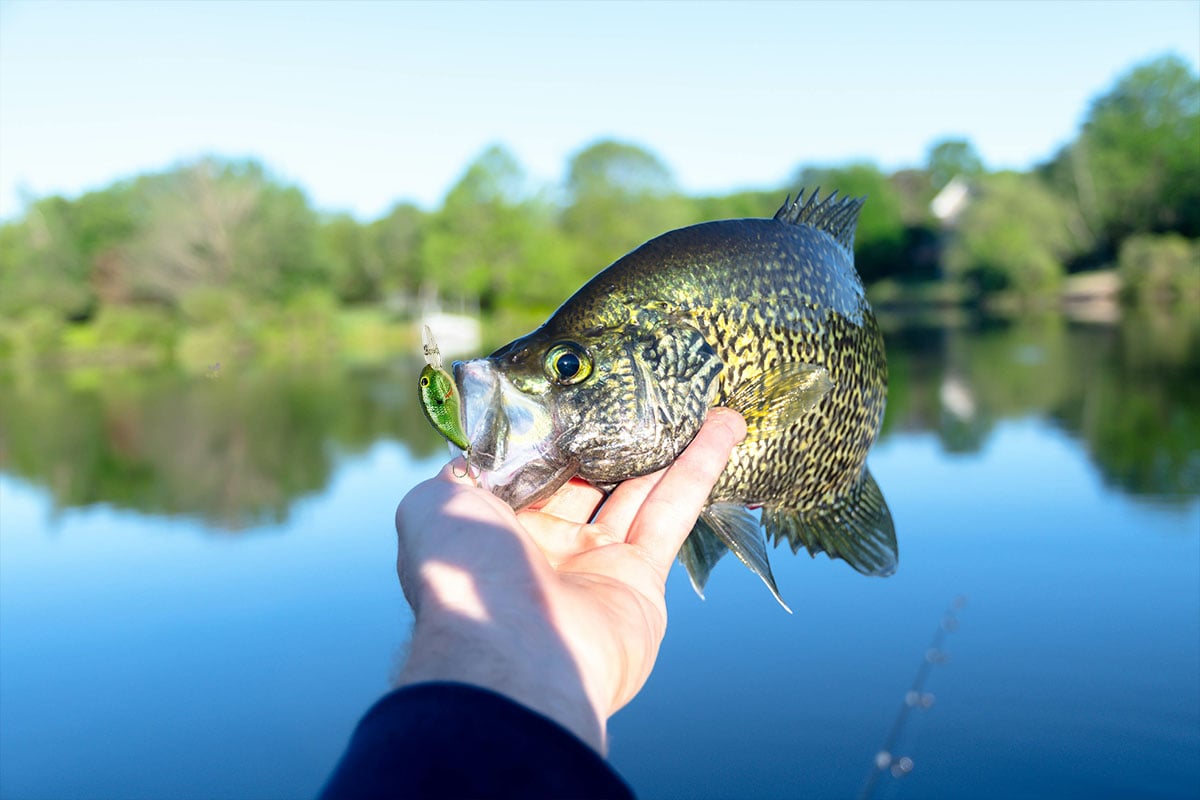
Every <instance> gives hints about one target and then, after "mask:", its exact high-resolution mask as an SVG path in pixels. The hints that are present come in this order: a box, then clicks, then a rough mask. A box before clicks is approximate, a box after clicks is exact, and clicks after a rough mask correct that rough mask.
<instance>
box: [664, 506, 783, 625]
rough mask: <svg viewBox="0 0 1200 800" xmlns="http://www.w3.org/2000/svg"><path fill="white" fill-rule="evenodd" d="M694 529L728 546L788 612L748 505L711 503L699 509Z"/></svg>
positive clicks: (761, 535) (759, 531)
mask: <svg viewBox="0 0 1200 800" xmlns="http://www.w3.org/2000/svg"><path fill="white" fill-rule="evenodd" d="M697 530H705V531H706V532H707V533H708V534H710V535H711V536H713V537H715V538H716V539H717V540H719V541H720V543H721V544H723V545H724V546H725V547H727V548H729V550H730V551H732V552H733V554H734V555H735V556H737V557H738V560H739V561H741V562H742V563H743V564H745V565H746V566H747V567H749V568H750V570H751V571H752V572H753V573H754V574H755V575H757V576H758V577H759V578H761V579H762V582H763V583H765V584H766V585H767V588H768V589H770V590H771V594H773V595H775V599H776V600H778V601H779V605H781V606H783V608H784V610H785V611H787V612H788V613H789V614H791V613H792V609H790V608H788V604H787V603H785V602H784V601H783V597H781V596H780V594H779V587H778V586H776V585H775V576H774V575H772V574H771V564H770V562H769V561H768V560H767V539H766V536H765V535H764V533H763V529H762V526H761V525H759V522H758V519H757V518H756V517H755V515H754V514H752V513H751V512H750V510H749V509H747V508H746V507H745V506H741V505H738V504H736V503H713V504H712V505H709V506H707V507H706V508H705V509H704V510H703V511H702V512H700V518H699V519H698V520H696V526H695V528H693V529H692V536H695V532H696V531H697ZM688 538H691V537H690V536H689V537H688Z"/></svg>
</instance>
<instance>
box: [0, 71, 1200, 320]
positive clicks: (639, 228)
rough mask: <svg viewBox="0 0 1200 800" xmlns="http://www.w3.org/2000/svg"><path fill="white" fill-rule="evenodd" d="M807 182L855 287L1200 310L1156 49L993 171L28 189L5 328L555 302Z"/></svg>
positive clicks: (606, 155)
mask: <svg viewBox="0 0 1200 800" xmlns="http://www.w3.org/2000/svg"><path fill="white" fill-rule="evenodd" d="M400 180H401V181H402V176H400ZM951 182H957V184H958V186H960V187H962V189H963V191H964V192H965V198H966V200H965V202H964V203H963V205H962V209H961V213H959V214H957V215H956V217H955V218H954V219H953V220H947V219H939V218H938V217H937V216H935V215H934V214H933V212H932V211H931V203H932V201H933V199H934V198H935V197H936V196H937V195H938V193H939V192H942V191H943V190H944V189H946V187H947V186H948V185H950V184H951ZM801 186H807V187H809V188H814V187H816V186H821V187H823V188H825V189H826V190H833V189H836V190H838V191H839V192H840V193H842V194H849V195H866V196H867V197H868V202H867V204H866V206H865V208H864V210H863V212H862V217H861V221H860V225H859V228H858V234H857V241H856V261H857V264H858V267H859V271H860V272H861V274H862V276H863V278H864V280H865V281H866V282H867V283H868V284H869V285H870V284H873V283H879V282H884V281H886V282H889V283H891V284H893V285H896V286H900V287H904V286H911V285H917V284H926V283H930V282H939V283H942V284H945V285H950V286H953V287H955V288H956V290H957V292H958V294H957V295H956V296H958V297H962V298H967V299H971V298H979V297H985V296H987V295H988V294H989V293H995V292H1009V293H1016V294H1018V295H1021V296H1039V295H1040V296H1045V295H1047V294H1048V293H1053V292H1055V291H1057V290H1058V288H1059V287H1060V285H1061V284H1062V282H1063V280H1064V278H1065V277H1066V276H1067V275H1069V274H1070V273H1073V272H1079V271H1086V270H1095V269H1098V268H1102V267H1111V266H1117V267H1118V268H1119V271H1120V274H1121V275H1122V277H1123V278H1124V283H1125V286H1126V290H1127V291H1128V292H1130V293H1131V294H1134V295H1137V296H1140V297H1153V298H1158V299H1166V300H1178V299H1180V298H1183V299H1189V298H1191V299H1195V298H1197V297H1200V263H1198V257H1200V248H1198V246H1197V239H1198V238H1200V78H1198V77H1197V74H1196V73H1195V71H1194V70H1192V68H1191V67H1190V65H1189V64H1188V63H1187V62H1185V61H1184V60H1183V59H1181V58H1178V57H1176V56H1171V55H1167V56H1162V57H1159V58H1156V59H1153V60H1150V61H1147V62H1145V63H1142V64H1139V65H1136V66H1134V67H1133V68H1132V69H1130V70H1129V71H1128V72H1126V73H1125V74H1123V75H1122V76H1120V77H1119V78H1118V79H1117V80H1116V81H1115V82H1114V85H1113V86H1112V87H1111V88H1110V89H1108V90H1107V91H1106V92H1104V93H1103V94H1101V95H1100V96H1098V97H1096V98H1095V99H1094V100H1093V101H1092V102H1091V104H1090V106H1089V108H1088V109H1087V112H1086V114H1085V116H1084V120H1083V123H1082V125H1081V128H1080V130H1079V132H1078V134H1077V136H1076V138H1075V139H1074V140H1073V141H1072V142H1070V143H1069V144H1067V145H1065V146H1064V147H1062V149H1061V150H1060V151H1059V152H1057V153H1056V154H1055V155H1054V156H1053V157H1051V158H1050V159H1049V160H1048V161H1046V162H1045V163H1043V164H1040V165H1038V166H1036V167H1035V168H1033V169H1031V170H1029V171H1027V172H990V171H989V170H988V169H987V168H986V165H985V164H984V163H983V161H982V160H981V158H980V157H979V155H978V153H977V152H976V150H975V149H974V147H973V146H972V144H971V143H970V142H968V141H966V140H963V139H947V140H944V141H941V142H937V143H935V144H934V145H933V146H932V147H931V148H930V150H929V152H928V154H927V158H926V162H925V163H924V164H923V165H921V166H919V167H915V168H912V169H904V170H900V171H896V172H893V173H891V174H888V173H885V172H884V171H883V170H881V169H880V168H878V167H877V166H876V165H874V164H872V163H865V162H864V163H853V164H845V165H837V166H804V167H802V168H800V169H797V170H796V171H795V173H794V174H792V175H790V176H788V177H787V178H786V180H781V181H780V184H779V185H778V186H772V187H764V188H763V189H761V190H754V191H741V192H735V193H730V194H722V195H706V196H689V195H687V194H685V193H684V192H682V191H681V190H680V188H679V186H678V184H677V183H676V181H675V178H674V176H673V175H672V173H671V170H670V169H669V167H668V166H667V165H666V164H665V163H664V162H663V161H662V160H661V159H660V158H659V157H658V156H657V155H656V154H654V153H652V152H650V151H648V150H647V149H645V148H643V147H640V146H638V145H635V144H631V143H627V142H620V141H614V140H603V141H598V142H595V143H592V144H589V145H587V146H586V147H584V148H583V149H581V150H580V151H578V152H577V153H576V154H574V155H573V156H572V157H571V158H570V160H569V163H568V164H567V166H566V172H565V177H564V179H563V180H562V182H561V183H560V184H557V185H550V186H546V185H538V184H536V183H535V182H534V181H532V180H531V179H530V177H529V176H528V174H527V173H526V172H525V170H524V168H523V167H522V165H521V164H520V163H519V162H518V161H517V159H516V158H515V157H514V156H513V155H512V153H510V152H509V151H508V150H507V149H506V148H505V147H504V146H503V145H499V144H496V145H493V146H490V147H488V148H487V149H486V150H485V151H484V152H483V153H481V154H480V155H479V156H478V157H477V158H475V159H474V160H473V161H472V162H471V163H470V164H469V165H468V166H467V168H466V170H465V171H464V172H463V174H462V176H461V177H460V178H459V180H458V181H457V182H456V183H455V184H454V186H453V187H452V188H451V189H450V190H449V192H448V193H447V194H446V196H445V198H444V200H443V202H442V204H441V206H440V207H438V208H436V209H433V210H425V209H422V208H419V207H417V206H416V205H413V204H411V203H403V202H402V203H398V204H397V205H395V206H394V207H393V208H392V209H391V210H390V211H388V212H387V213H386V214H384V215H383V216H382V217H380V218H379V219H375V220H370V221H360V220H357V219H355V218H354V217H352V216H350V215H347V214H330V213H322V212H320V211H318V210H317V209H315V208H313V206H312V205H311V203H310V202H309V200H308V199H307V197H306V196H305V194H304V193H303V192H302V191H301V190H300V189H299V188H297V187H295V186H291V185H288V184H286V183H284V182H282V181H280V180H279V179H278V178H276V177H275V176H273V175H272V174H271V173H270V171H269V170H268V169H267V168H265V167H264V166H263V165H262V164H260V163H257V162H254V161H237V160H228V159H223V158H218V157H209V158H204V159H201V160H199V161H195V162H192V163H187V164H182V165H179V166H177V167H175V168H172V169H169V170H167V171H165V172H161V173H155V174H147V175H141V176H138V177H135V178H132V179H129V180H124V181H120V182H118V183H115V184H113V185H111V186H108V187H106V188H104V189H101V190H99V191H93V192H88V193H86V194H84V195H82V196H80V197H77V198H73V199H72V198H65V197H60V196H51V197H45V198H41V199H38V200H36V201H34V202H32V203H30V204H29V205H28V207H27V209H26V211H25V212H24V214H23V215H22V216H21V217H20V218H18V219H15V220H12V221H9V222H7V223H5V224H3V225H2V226H0V317H4V318H8V319H13V320H15V319H19V318H20V317H21V316H22V315H25V314H28V313H29V312H30V311H31V310H33V309H36V310H37V313H40V314H43V315H47V314H49V315H51V316H53V317H54V318H55V319H56V320H59V321H63V322H66V323H76V322H86V321H95V320H97V319H98V318H101V317H103V316H104V312H105V310H106V309H109V310H111V309H153V310H155V313H156V314H157V315H159V318H162V319H167V320H171V321H174V322H179V321H182V322H184V323H187V322H197V321H199V322H203V321H205V320H208V319H211V318H213V317H214V316H220V315H227V314H229V313H231V311H232V312H236V311H237V309H240V308H249V307H268V306H269V307H281V306H286V305H287V304H289V303H297V302H299V303H300V304H301V305H302V306H303V305H304V304H308V305H310V306H311V305H314V304H315V305H317V306H321V307H329V306H333V307H336V306H338V305H340V306H355V305H374V306H387V307H391V308H393V309H396V310H403V308H404V307H406V304H411V303H412V302H413V301H414V298H419V297H421V296H423V295H424V296H427V297H428V296H440V297H451V298H465V299H466V300H468V301H469V302H470V303H471V304H472V305H473V306H477V307H478V308H479V309H480V311H481V312H482V313H483V314H485V315H487V314H494V313H497V312H502V311H504V310H505V309H512V308H527V309H537V310H540V309H548V308H552V307H554V306H555V305H557V304H558V303H559V302H561V301H562V300H563V299H565V298H566V297H567V296H568V295H569V294H570V293H571V292H572V291H573V290H574V289H576V288H577V287H578V286H579V285H580V284H581V283H582V282H583V281H584V280H586V279H587V278H588V277H590V276H591V275H592V274H594V273H595V272H596V271H597V270H598V269H600V268H602V267H604V266H606V265H607V264H608V263H610V262H611V261H613V260H615V259H616V258H618V257H619V256H621V255H622V254H623V253H625V252H627V251H628V250H630V249H631V248H633V247H635V246H636V245H638V244H640V243H641V242H643V241H645V240H646V239H648V238H650V237H652V236H654V235H656V234H658V233H662V232H664V231H667V230H669V229H671V228H675V227H679V226H682V225H687V224H691V223H694V222H698V221H703V220H709V219H718V218H725V217H742V216H769V215H770V214H772V213H773V212H774V211H775V209H776V208H777V207H778V206H779V204H780V203H781V202H782V200H783V197H784V195H785V194H786V193H787V192H789V191H793V192H794V191H795V190H796V189H797V188H798V187H801Z"/></svg>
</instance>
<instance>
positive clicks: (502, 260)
mask: <svg viewBox="0 0 1200 800" xmlns="http://www.w3.org/2000/svg"><path fill="white" fill-rule="evenodd" d="M541 224H543V225H544V224H546V223H545V222H542V223H541ZM538 225H539V219H538V214H537V209H536V203H535V202H534V201H533V200H530V199H529V198H528V190H527V180H526V177H525V172H524V170H523V168H522V167H521V165H520V164H519V163H518V162H517V160H516V159H515V158H514V157H513V156H512V154H511V153H509V152H508V150H506V149H505V148H503V147H502V146H500V145H492V146H490V147H488V148H487V149H486V150H485V151H484V152H483V153H482V154H481V155H480V156H479V157H478V158H476V159H475V160H474V161H473V162H472V163H471V164H470V166H468V167H467V170H466V172H465V173H464V174H463V176H462V178H460V179H459V181H458V182H457V183H456V184H455V185H454V187H453V188H451V189H450V192H449V193H448V194H447V195H446V200H445V202H444V203H443V204H442V208H441V209H440V210H439V211H437V212H436V213H435V214H434V215H433V216H432V218H431V219H430V221H429V227H428V231H427V235H426V236H425V237H424V240H423V242H422V260H423V261H424V263H425V264H426V265H428V273H427V274H426V276H425V277H426V279H427V280H428V281H430V282H431V283H432V284H433V285H434V286H436V287H437V288H438V289H439V290H440V291H441V292H442V293H443V294H448V295H451V296H463V295H466V296H470V297H475V298H478V299H479V303H480V307H481V308H482V309H483V310H484V311H492V310H494V309H495V308H496V307H497V305H498V303H499V302H500V298H501V297H502V296H503V295H506V294H507V293H508V292H510V291H511V290H512V288H513V287H514V286H516V285H518V284H519V283H521V282H522V280H523V279H527V278H526V273H525V269H524V268H525V265H526V264H528V263H529V261H530V259H531V256H532V255H533V253H532V251H531V244H532V242H533V241H534V239H535V238H536V236H535V232H536V229H537V227H538Z"/></svg>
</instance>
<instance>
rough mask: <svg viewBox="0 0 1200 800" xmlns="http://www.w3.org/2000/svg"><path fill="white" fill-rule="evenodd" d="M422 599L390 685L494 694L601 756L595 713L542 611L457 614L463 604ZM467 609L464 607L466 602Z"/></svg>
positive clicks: (599, 720) (600, 718) (601, 727)
mask: <svg viewBox="0 0 1200 800" xmlns="http://www.w3.org/2000/svg"><path fill="white" fill-rule="evenodd" d="M430 600H431V598H423V600H422V602H421V603H420V604H419V606H418V607H419V612H418V614H417V620H416V624H415V626H414V628H413V636H412V642H411V644H410V648H409V655H408V659H407V660H406V662H405V665H404V667H403V669H402V670H401V673H400V676H399V679H398V681H397V685H399V686H406V685H410V684H414V683H425V682H429V681H451V682H457V683H467V684H471V685H473V686H479V687H481V688H484V689H489V690H491V691H494V692H496V693H498V694H502V695H504V696H505V697H508V698H509V699H511V700H513V701H515V702H517V703H520V704H521V705H523V706H525V707H527V708H529V709H531V710H533V711H536V712H538V713H540V714H542V715H543V716H545V717H548V718H549V719H551V720H553V721H554V722H556V723H558V724H559V725H561V726H563V727H564V728H566V729H567V730H569V731H571V733H573V734H574V735H575V736H577V737H578V738H579V739H581V740H582V741H583V742H585V743H586V744H587V745H588V746H590V747H591V748H593V749H594V750H596V751H597V752H598V753H600V754H601V755H604V754H605V752H606V734H605V723H606V718H605V716H604V715H602V714H600V713H598V711H597V708H596V705H595V703H593V701H592V699H591V698H590V697H589V694H588V692H587V690H586V688H585V686H584V682H583V680H582V678H581V677H580V672H579V668H578V666H577V665H576V663H575V661H574V659H573V658H572V657H571V655H570V653H569V651H568V650H567V648H566V647H565V645H564V644H563V641H562V639H561V638H560V637H559V636H558V635H557V633H556V632H555V631H554V630H553V629H552V627H551V625H550V623H549V622H548V619H547V615H546V614H545V613H529V612H526V613H509V614H506V613H504V611H503V610H498V609H493V608H488V609H486V611H487V612H488V613H486V614H475V613H469V612H467V613H464V608H463V603H462V601H461V599H460V600H456V601H454V602H452V603H450V604H447V603H444V602H441V601H440V600H436V599H435V600H433V601H432V602H430ZM468 605H469V603H468Z"/></svg>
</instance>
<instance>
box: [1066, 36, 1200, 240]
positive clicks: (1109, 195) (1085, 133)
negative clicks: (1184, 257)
mask: <svg viewBox="0 0 1200 800" xmlns="http://www.w3.org/2000/svg"><path fill="white" fill-rule="evenodd" d="M1044 174H1046V175H1048V176H1049V177H1050V178H1051V180H1052V181H1053V182H1054V184H1055V185H1056V186H1058V187H1060V190H1061V191H1062V192H1063V193H1064V194H1065V195H1066V196H1068V197H1070V198H1072V199H1073V201H1074V203H1075V204H1076V205H1077V206H1078V208H1079V211H1080V213H1081V214H1082V218H1083V219H1084V220H1085V221H1086V222H1087V224H1088V226H1089V228H1090V229H1091V231H1092V232H1093V233H1094V234H1096V236H1097V239H1098V244H1099V245H1100V247H1101V249H1102V252H1103V253H1104V254H1106V255H1109V256H1111V255H1112V254H1114V253H1115V252H1116V249H1117V247H1118V245H1119V243H1120V241H1121V240H1122V239H1124V238H1125V237H1126V236H1128V235H1130V234H1133V233H1151V232H1164V231H1177V232H1179V233H1182V234H1184V235H1185V236H1189V237H1193V238H1194V237H1200V180H1198V176H1200V77H1197V75H1196V73H1195V72H1194V71H1193V70H1192V69H1191V67H1190V65H1188V63H1187V62H1186V61H1184V60H1183V59H1182V58H1180V57H1178V56H1173V55H1168V56H1162V57H1159V58H1156V59H1154V60H1152V61H1149V62H1146V63H1144V64H1141V65H1138V66H1136V67H1134V68H1133V69H1132V70H1131V71H1129V72H1128V73H1126V74H1125V75H1123V76H1122V77H1120V78H1119V79H1118V80H1117V82H1116V85H1115V86H1114V87H1113V88H1112V89H1111V90H1109V91H1108V92H1106V93H1105V94H1103V95H1101V96H1100V97H1098V98H1096V99H1095V100H1094V101H1093V102H1092V105H1091V108H1090V109H1089V110H1088V113H1087V117H1086V119H1085V120H1084V123H1083V129H1082V130H1081V132H1080V134H1079V137H1078V139H1077V140H1076V141H1075V142H1074V143H1072V144H1071V145H1069V146H1068V147H1066V148H1065V149H1064V150H1063V151H1062V152H1060V153H1059V154H1058V155H1057V156H1056V157H1055V159H1054V160H1053V161H1052V162H1051V163H1050V164H1049V165H1047V167H1045V168H1044Z"/></svg>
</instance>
